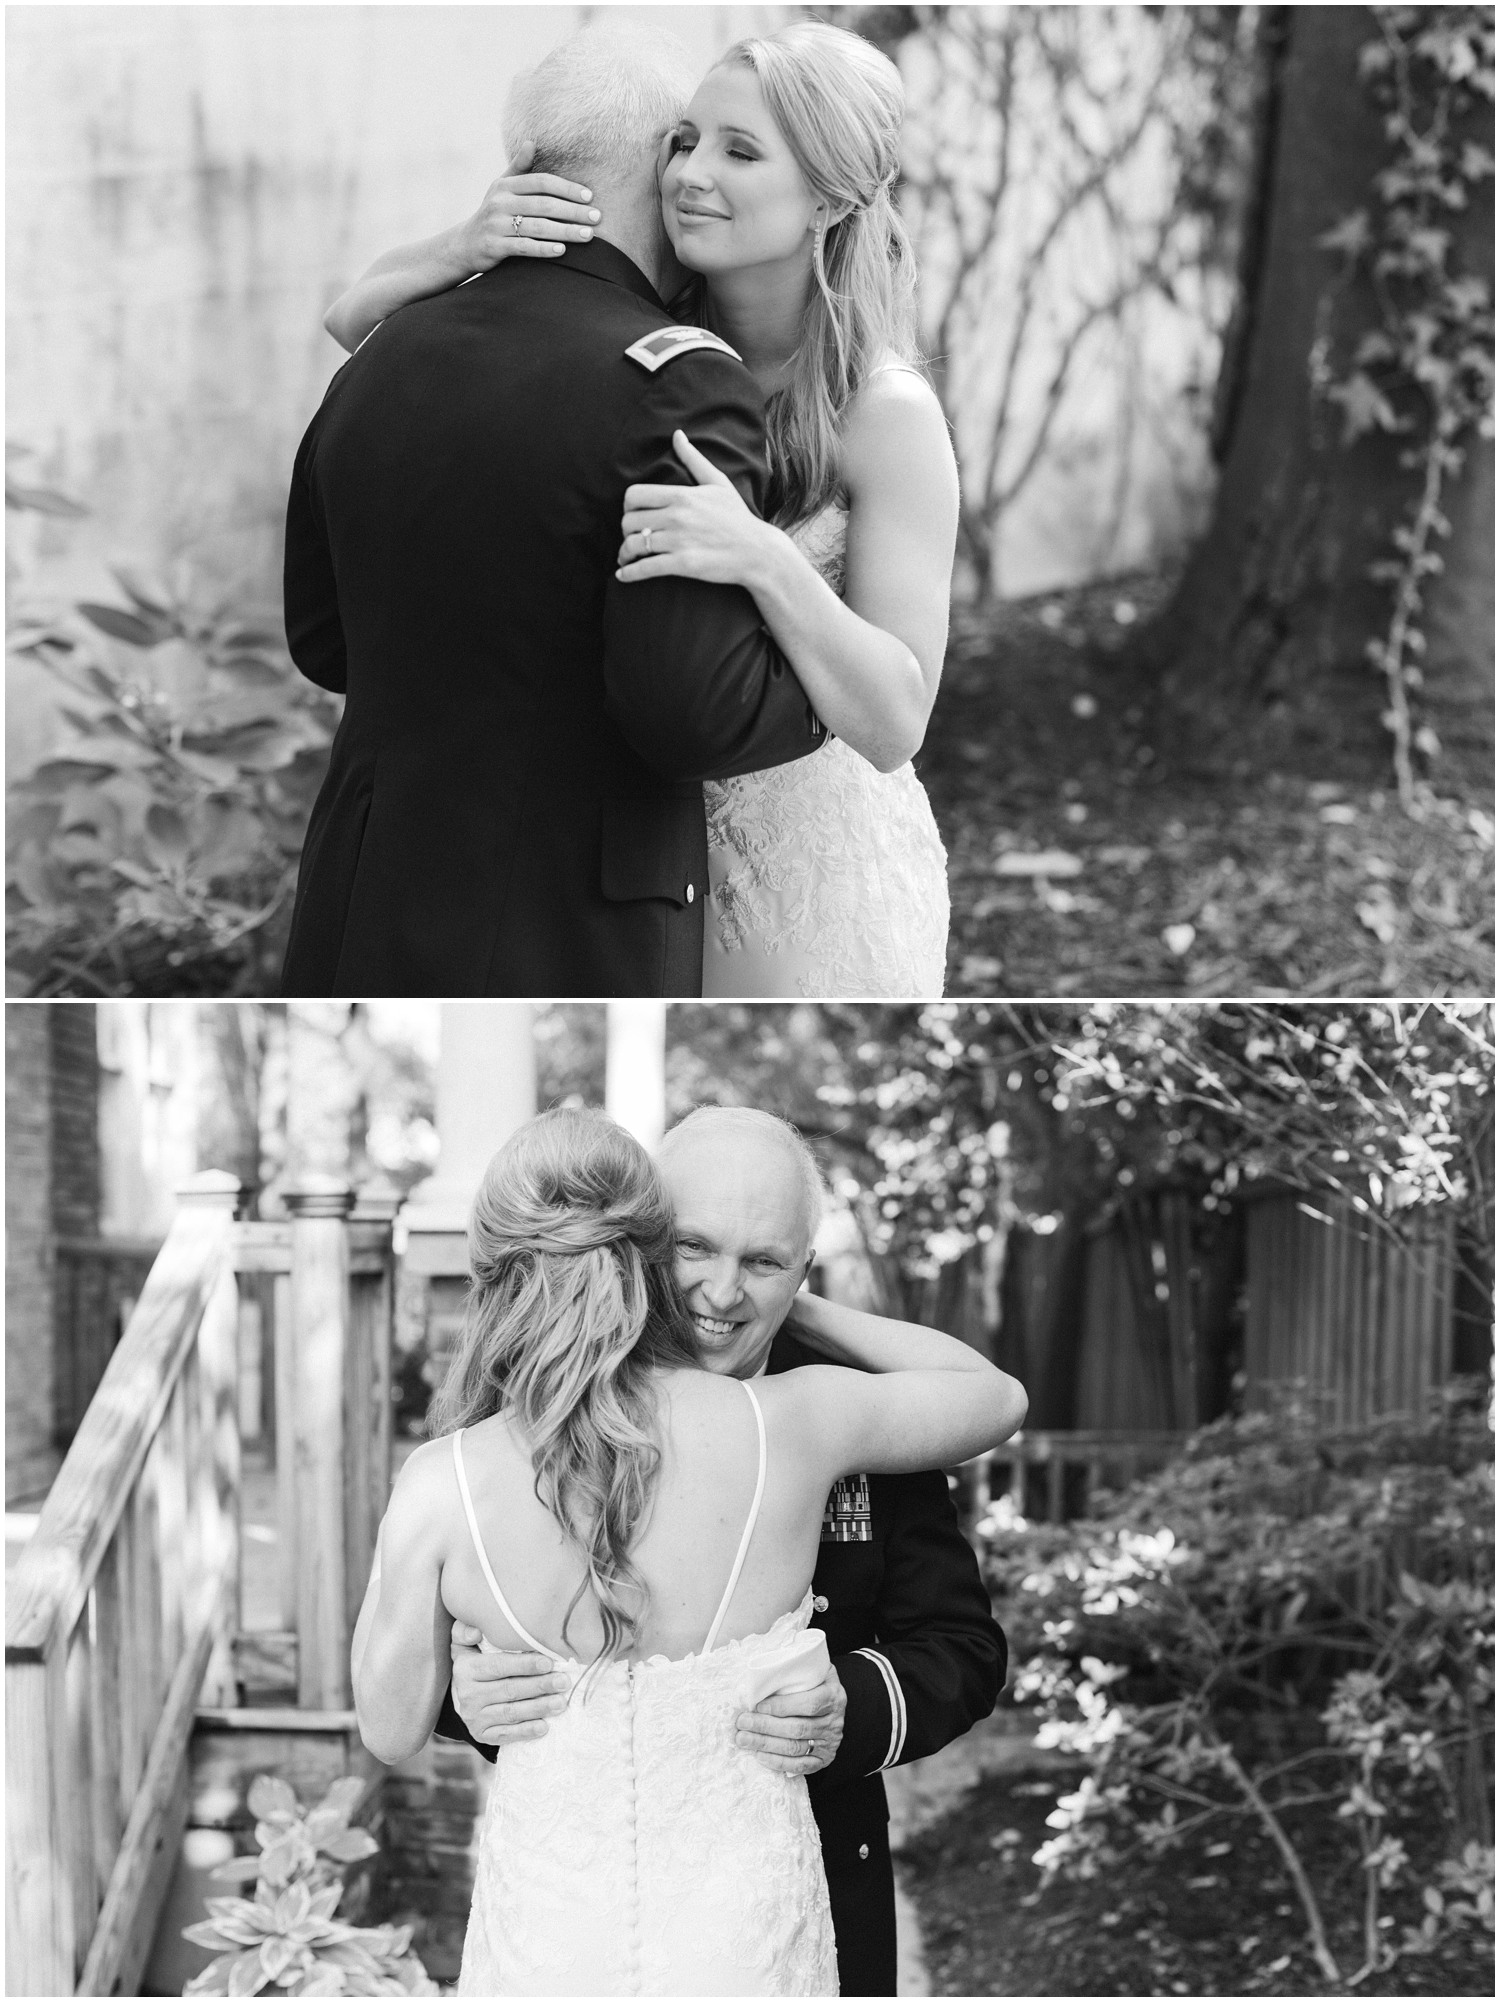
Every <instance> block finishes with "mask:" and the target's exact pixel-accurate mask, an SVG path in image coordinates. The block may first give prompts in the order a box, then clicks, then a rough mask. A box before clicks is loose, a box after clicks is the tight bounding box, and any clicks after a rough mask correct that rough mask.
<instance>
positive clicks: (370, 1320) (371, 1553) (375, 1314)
mask: <svg viewBox="0 0 1500 2002" xmlns="http://www.w3.org/2000/svg"><path fill="white" fill-rule="evenodd" d="M400 1207H401V1191H400V1190H399V1189H398V1188H397V1187H396V1186H395V1184H394V1183H392V1182H387V1181H374V1182H367V1183H365V1184H364V1185H363V1186H362V1187H361V1188H360V1190H359V1192H358V1195H357V1196H356V1198H355V1204H354V1213H353V1215H352V1217H351V1218H350V1222H351V1224H352V1226H353V1233H354V1236H355V1240H356V1244H357V1245H358V1247H359V1249H360V1250H361V1252H362V1253H363V1254H364V1255H365V1257H366V1258H368V1257H369V1256H370V1255H371V1254H372V1253H378V1255H379V1257H380V1269H379V1271H378V1272H370V1271H367V1270H362V1271H361V1272H360V1274H359V1275H358V1277H357V1278H356V1279H355V1281H354V1291H353V1297H352V1301H351V1314H352V1321H351V1340H350V1344H349V1387H348V1400H349V1402H348V1409H349V1438H348V1456H347V1459H346V1462H345V1467H344V1484H345V1508H344V1520H345V1524H346V1530H345V1539H344V1547H345V1561H346V1564H347V1567H348V1571H347V1588H348V1599H347V1605H348V1614H349V1631H350V1633H351V1634H352V1633H353V1631H354V1622H355V1620H356V1619H357V1618H358V1617H359V1609H360V1606H361V1604H362V1603H363V1601H364V1596H365V1587H366V1585H367V1584H368V1583H369V1579H370V1567H371V1565H372V1564H373V1563H374V1561H375V1538H376V1535H377V1534H378V1532H379V1529H380V1521H381V1517H382V1516H383V1515H384V1514H385V1506H386V1503H387V1502H388V1501H389V1499H390V1493H391V1437H392V1431H393V1420H394V1416H395V1413H394V1409H393V1406H392V1402H391V1388H392V1382H393V1377H392V1369H393V1355H392V1349H393V1341H394V1333H395V1317H396V1254H395V1248H394V1242H393V1226H394V1224H395V1220H396V1212H397V1210H399V1209H400Z"/></svg>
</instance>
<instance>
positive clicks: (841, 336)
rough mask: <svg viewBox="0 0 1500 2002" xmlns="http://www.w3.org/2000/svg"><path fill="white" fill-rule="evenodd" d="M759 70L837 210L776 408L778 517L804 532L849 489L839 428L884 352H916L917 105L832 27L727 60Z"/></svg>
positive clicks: (771, 103) (823, 231)
mask: <svg viewBox="0 0 1500 2002" xmlns="http://www.w3.org/2000/svg"><path fill="white" fill-rule="evenodd" d="M721 61H722V63H740V64H743V66H744V67H745V68H747V69H750V70H753V71H754V72H755V75H756V78H757V80H758V81H759V83H760V87H761V89H762V91H763V92H764V93H765V99H766V104H767V107H768V108H769V110H770V113H771V116H772V117H773V118H774V119H775V120H776V123H777V126H778V127H779V128H780V131H781V134H782V137H783V138H784V139H785V140H786V142H787V144H788V146H790V148H791V150H792V155H793V157H794V158H795V160H796V162H797V165H798V167H799V168H800V169H801V170H802V176H803V178H804V180H805V181H806V182H807V184H808V186H809V188H810V189H811V190H812V192H813V194H814V195H815V196H816V197H817V199H818V200H819V201H821V202H822V203H824V204H825V207H826V212H827V218H828V220H827V222H826V225H825V226H823V227H821V228H819V230H818V231H817V233H816V235H815V236H814V238H813V285H812V290H811V292H810V293H809V294H808V300H807V305H806V307H805V309H804V311H803V315H802V331H801V338H800V340H799V342H798V346H797V352H796V356H795V359H794V360H793V363H792V372H791V379H790V380H789V381H788V382H787V383H786V384H785V386H784V387H783V388H781V389H778V390H777V391H776V393H775V395H773V396H772V397H771V399H770V401H769V403H768V404H767V405H766V437H767V441H768V444H769V446H770V453H771V487H770V494H769V504H768V506H767V510H766V511H767V513H768V514H769V515H770V516H771V517H772V518H773V519H774V520H775V521H776V522H777V523H779V524H780V525H781V526H782V527H791V526H792V525H793V524H794V523H796V522H798V521H803V520H805V519H806V518H807V517H808V516H809V515H813V514H816V513H817V512H818V510H819V508H821V507H823V506H825V505H826V504H827V502H829V501H830V500H832V499H834V497H835V496H836V495H837V493H838V491H839V489H840V486H841V484H842V465H843V453H842V447H841V442H840V426H841V424H842V421H843V416H844V412H845V411H846V410H847V408H848V406H849V404H850V402H851V400H852V399H853V397H854V396H855V395H856V393H857V392H858V391H859V390H860V389H861V388H862V387H863V385H864V384H865V382H866V381H867V380H868V378H869V375H870V372H871V370H872V368H873V367H874V366H875V365H876V363H877V362H879V361H880V360H881V359H882V358H883V357H885V356H892V357H894V358H895V359H896V360H898V361H905V362H911V361H914V360H915V359H916V356H917V267H916V260H915V259H914V257H913V256H912V249H911V241H910V239H909V237H908V236H907V234H906V227H905V225H904V224H903V222H902V220H901V216H900V212H899V211H898V209H897V208H896V205H895V203H894V201H893V200H892V199H891V191H892V189H893V188H894V186H895V183H896V176H897V175H898V173H899V172H900V169H901V122H902V119H903V117H904V115H905V111H906V95H905V91H904V90H903V88H902V83H901V73H900V71H899V70H898V69H897V68H896V65H895V64H894V63H893V62H892V61H891V60H890V59H889V57H887V56H884V55H882V54H881V53H880V51H879V50H878V49H877V48H875V47H874V46H873V44H871V43H869V42H867V41H865V40H864V38H863V37H862V36H860V35H854V34H851V33H850V32H849V31H848V29H846V28H834V27H831V26H829V25H828V23H827V22H824V21H798V22H795V23H793V24H792V25H791V26H790V27H787V28H781V29H778V31H777V32H776V33H775V34H774V35H764V36H760V35H756V36H750V37H747V39H746V40H744V41H741V42H736V43H735V44H734V46H733V47H732V48H731V49H729V50H728V51H727V52H726V54H725V55H724V56H723V58H722V59H721Z"/></svg>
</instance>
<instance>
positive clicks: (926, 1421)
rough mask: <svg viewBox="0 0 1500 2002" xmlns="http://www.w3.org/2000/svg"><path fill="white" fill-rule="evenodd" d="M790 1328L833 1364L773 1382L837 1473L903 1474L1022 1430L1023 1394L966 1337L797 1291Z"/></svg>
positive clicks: (948, 1462)
mask: <svg viewBox="0 0 1500 2002" xmlns="http://www.w3.org/2000/svg"><path fill="white" fill-rule="evenodd" d="M788 1326H789V1327H790V1328H791V1330H792V1331H793V1332H794V1333H795V1334H796V1335H797V1336H798V1337H799V1338H800V1339H801V1340H802V1341H803V1342H804V1343H805V1344H806V1345H807V1346H808V1347H810V1348H811V1349H813V1350H814V1351H815V1352H816V1353H817V1354H820V1355H825V1356H827V1357H828V1358H829V1360H830V1362H833V1363H837V1364H841V1365H848V1364H852V1365H853V1367H852V1368H848V1367H839V1368H831V1369H824V1368H819V1367H818V1366H817V1365H816V1364H811V1365H808V1366H806V1367H804V1368H802V1369H796V1370H789V1371H786V1372H785V1373H784V1374H783V1375H782V1376H780V1377H778V1378H776V1379H775V1381H776V1383H777V1384H778V1385H784V1386H785V1387H786V1388H785V1392H784V1393H783V1394H784V1395H785V1396H787V1397H788V1398H789V1399H791V1400H792V1401H793V1402H794V1403H795V1404H796V1405H797V1406H798V1407H800V1408H799V1409H798V1410H797V1411H796V1412H795V1413H794V1422H795V1421H796V1420H797V1419H800V1420H801V1422H803V1423H804V1424H805V1425H806V1426H807V1428H808V1435H809V1450H810V1451H816V1452H818V1453H820V1454H822V1455H824V1456H826V1457H828V1458H829V1459H830V1460H831V1461H832V1462H836V1463H837V1464H833V1465H831V1466H830V1468H829V1472H830V1474H831V1476H832V1477H833V1478H838V1477H839V1476H841V1475H843V1474H852V1473H871V1474H905V1473H916V1472H918V1471H920V1470H921V1469H923V1468H928V1467H951V1466H954V1465H956V1464H957V1463H958V1462H959V1461H961V1460H968V1459H972V1458H973V1457H974V1455H975V1454H977V1453H984V1452H988V1451H989V1450H990V1449H991V1448H993V1447H995V1446H998V1445H1000V1444H1001V1443H1002V1442H1003V1441H1004V1440H1006V1439H1008V1438H1009V1437H1010V1436H1011V1434H1012V1433H1013V1432H1016V1431H1018V1430H1019V1429H1020V1427H1021V1424H1022V1422H1023V1421H1024V1419H1025V1417H1026V1409H1027V1399H1026V1392H1025V1390H1024V1389H1023V1388H1022V1387H1021V1385H1020V1384H1019V1383H1018V1382H1017V1380H1016V1379H1015V1377H1013V1376H1008V1375H1007V1374H1006V1373H1005V1371H1004V1370H1001V1369H996V1367H995V1365H994V1364H993V1363H992V1362H990V1361H988V1360H987V1359H986V1358H985V1357H984V1356H982V1355H980V1354H979V1353H978V1351H977V1350H975V1349H971V1348H970V1347H969V1346H968V1344H967V1343H965V1342H960V1341H957V1340H955V1339H954V1337H953V1336H952V1335H945V1334H943V1333H941V1332H940V1331H939V1330H938V1329H936V1328H925V1327H921V1326H918V1325H917V1324H915V1323H913V1322H910V1321H893V1320H887V1319H886V1318H885V1317H884V1316H882V1315H878V1314H863V1313H860V1312H859V1311H858V1310H857V1309H855V1308H852V1307H841V1306H838V1305H837V1304H836V1303H835V1302H833V1301H831V1300H823V1299H819V1298H818V1297H817V1296H816V1295H814V1294H810V1293H799V1294H798V1295H797V1299H796V1302H795V1305H794V1307H793V1310H792V1317H791V1320H790V1321H789V1323H788Z"/></svg>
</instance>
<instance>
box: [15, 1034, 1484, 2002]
mask: <svg viewBox="0 0 1500 2002" xmlns="http://www.w3.org/2000/svg"><path fill="white" fill-rule="evenodd" d="M6 1059H7V1071H6V1081H7V1107H6V1110H7V1129H6V1149H7V1153H6V1167H7V1179H6V1189H7V1223H8V1241H9V1254H8V1263H7V1282H6V1283H7V1302H6V1305H7V1357H6V1360H7V1370H6V1446H7V1471H6V1483H7V1486H6V1535H7V1559H8V1564H9V1567H10V1568H9V1575H8V1591H7V1605H6V1621H7V1626H6V1713H7V1760H8V1770H7V1809H8V1812H7V1896H8V1898H9V1900H10V1903H9V1907H8V1923H7V1935H6V1952H7V1992H8V1993H10V1994H13V1995H39V1994H54V1995H55V1994H67V1993H78V1994H111V1993H125V1994H147V1995H167V1994H177V1993H179V1992H181V1993H190V1994H226V1993H233V1994H241V1993H243V1994H251V1993H256V1992H265V1993H290V1994H304V1995H311V1994H330V1995H334V1994H350V1995H381V1994H398V1993H405V1994H434V1993H451V1992H454V1984H455V1983H456V1992H458V1993H459V1994H472V1995H548V1994H580V1995H676V1994H691V1995H699V1994H704V1993H720V1994H741V1995H828V1994H835V1993H840V1994H848V1995H892V1994H902V1995H929V1994H930V1995H948V1994H952V1995H1051V1994H1065V1995H1066V1994H1072V1995H1090V1994H1093V1995H1100V1994H1103V1995H1110V1994H1124V1995H1161V1994H1180V1995H1216V1994H1217V1995H1223V1994H1245V1995H1257V1994H1258V1995H1308V1994H1311V1995H1324V1994H1345V1993H1350V1992H1368V1993H1371V1994H1376V1995H1464V1994H1474V1995H1488V1994H1490V1993H1492V1991H1493V1975H1494V1967H1493V1946H1494V1936H1493V1903H1492V1898H1491V1891H1492V1875H1493V1856H1494V1851H1493V1814H1494V1792H1493V1772H1494V1680H1493V1635H1494V1623H1493V1616H1494V1575H1493V1573H1494V1480H1493V1430H1492V1402H1491V1396H1492V1393H1491V1383H1490V1370H1491V1313H1492V1296H1493V1272H1494V1252H1493V1170H1492V1164H1493V1143H1494V1033H1493V1016H1492V1010H1491V1009H1490V1007H1489V1006H1488V1005H1487V1004H1484V1003H1466V1002H1465V1003H1460V1002H1445V1003H1391V1002H1387V1001H1371V1002H1363V1003H1349V1004H1345V1003H1340V1004H1334V1003H1321V1004H1284V1003H1276V1004H1268V1003H1175V1004H1174V1003H1168V1002H1161V1003H1149V1004H1146V1003H1091V1004H1067V1003H1061V1004H1060V1003H1045V1004H1011V1003H1004V1002H992V1003H966V1002H949V1003H935V1004H928V1005H926V1006H923V1007H913V1006H890V1007H867V1006H866V1007H862V1006H855V1005H851V1004H845V1003H839V1004H813V1003H798V1004H792V1005H783V1004H775V1003H773V1004H761V1005H751V1004H732V1003H731V1004H719V1005H714V1004H708V1003H697V1004H691V1003H689V1004H678V1005H675V1006H668V1005H667V1004H664V1003H660V1002H652V1001H638V1000H637V1001H617V1002H610V1003H604V1004H600V1003H550V1004H529V1003H516V1002H446V1003H433V1002H421V1001H419V1002H371V1003H367V1004H350V1003H339V1002H305V1001H298V1002H290V1003H285V1004H281V1003H241V1004H232V1003H223V1002H175V1003H173V1002H143V1001H106V1002H99V1003H89V1002H76V1001H71V1002H70V1001H57V1002H46V1003H11V1004H10V1005H9V1006H8V1008H7V1011H6Z"/></svg>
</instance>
